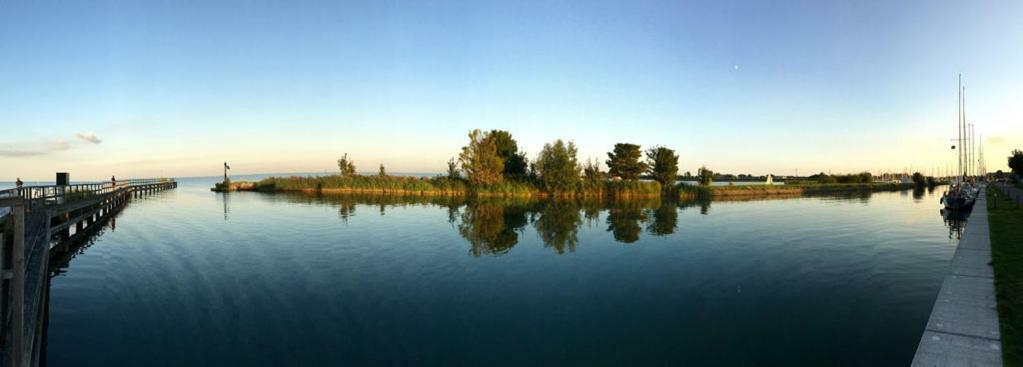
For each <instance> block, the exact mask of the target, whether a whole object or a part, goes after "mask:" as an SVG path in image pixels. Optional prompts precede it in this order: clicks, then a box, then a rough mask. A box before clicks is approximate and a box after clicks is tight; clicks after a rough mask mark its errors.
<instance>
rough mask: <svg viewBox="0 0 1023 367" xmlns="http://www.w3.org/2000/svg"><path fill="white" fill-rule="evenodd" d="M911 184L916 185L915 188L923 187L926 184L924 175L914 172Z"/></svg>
mask: <svg viewBox="0 0 1023 367" xmlns="http://www.w3.org/2000/svg"><path fill="white" fill-rule="evenodd" d="M913 184H914V185H916V186H917V187H923V186H924V185H926V184H927V178H926V177H924V175H923V174H921V173H920V172H914V173H913Z"/></svg>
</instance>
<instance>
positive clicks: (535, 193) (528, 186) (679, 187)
mask: <svg viewBox="0 0 1023 367" xmlns="http://www.w3.org/2000/svg"><path fill="white" fill-rule="evenodd" d="M576 155H577V149H576V147H575V143H573V142H571V141H569V142H565V141H564V140H562V139H557V140H555V141H553V142H551V143H547V144H545V145H544V147H543V149H542V150H541V151H540V153H539V154H537V156H536V157H535V158H534V159H533V160H532V161H530V160H528V159H527V157H526V154H525V153H524V152H521V151H520V150H519V148H518V143H517V142H516V141H515V139H514V138H513V137H512V135H511V133H509V132H507V131H503V130H491V131H487V132H483V131H481V130H478V129H477V130H473V131H471V132H469V143H468V144H467V145H466V146H464V147H462V151H461V154H459V156H458V157H455V158H451V159H450V160H449V161H448V162H447V165H448V169H447V172H446V173H445V174H442V175H437V176H434V177H412V176H395V175H389V174H387V172H386V170H385V168H384V166H383V165H382V164H381V165H380V167H379V172H378V173H377V174H376V175H360V174H357V173H356V167H355V161H354V160H353V159H352V158H350V157H349V156H348V154H344V155H343V156H342V157H341V158H340V159H338V160H337V165H338V171H339V172H338V174H336V175H327V176H290V177H269V178H265V179H262V180H259V181H256V182H252V181H238V182H231V181H230V180H228V179H227V177H226V174H225V180H224V182H220V183H217V184H216V185H215V187H213V188H211V190H212V191H216V192H231V191H259V192H305V193H317V194H393V195H406V196H409V195H416V196H418V195H423V196H426V195H430V196H497V197H535V198H591V199H592V198H596V199H611V200H619V199H630V198H652V197H669V198H677V199H681V200H695V199H709V198H712V197H713V198H723V199H727V198H745V197H761V196H768V197H770V196H778V197H788V196H799V195H804V194H818V193H841V192H872V191H897V190H907V189H922V188H924V187H931V188H933V187H934V186H936V185H939V184H944V183H946V182H947V181H945V180H944V179H941V178H935V177H926V176H924V175H922V174H920V173H914V174H913V175H912V176H908V175H907V177H901V178H899V179H887V180H884V179H878V178H875V177H874V176H873V175H872V174H870V173H868V172H861V173H855V174H844V175H829V174H825V173H823V172H822V173H819V174H815V175H811V176H809V177H806V178H788V179H786V180H785V181H784V182H782V183H780V184H776V183H774V182H773V181H774V175H770V174H769V175H765V176H760V177H755V176H751V175H739V176H735V175H721V174H718V173H715V172H713V171H712V170H710V169H709V168H707V167H706V166H703V167H700V168H699V169H698V170H697V173H696V175H691V174H690V173H689V172H686V173H685V174H684V175H679V172H678V171H679V168H678V161H679V156H678V154H677V153H676V152H675V151H674V150H673V149H670V148H667V147H664V146H654V147H652V148H649V149H646V150H645V151H644V150H642V149H641V147H640V146H639V145H636V144H630V143H618V144H615V146H614V148H613V150H612V151H610V152H608V153H607V157H608V159H607V160H606V161H605V162H604V163H605V165H606V166H607V167H608V169H607V171H604V170H602V167H601V166H600V164H599V162H598V161H596V160H588V161H585V162H582V163H580V162H579V159H578V158H577V156H576ZM644 155H645V157H644ZM714 182H728V184H726V185H720V184H719V185H714V184H713V183H714Z"/></svg>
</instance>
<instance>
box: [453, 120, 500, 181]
mask: <svg viewBox="0 0 1023 367" xmlns="http://www.w3.org/2000/svg"><path fill="white" fill-rule="evenodd" d="M458 160H459V161H460V162H461V163H462V171H464V172H465V175H466V176H467V178H468V179H469V183H471V184H473V185H490V184H495V183H498V182H501V179H502V178H503V177H504V176H503V172H504V161H503V160H501V157H500V156H499V155H497V145H496V144H495V142H494V140H493V139H487V137H486V134H484V133H483V132H481V131H480V130H479V129H475V130H473V131H470V132H469V145H466V146H464V147H462V154H460V155H459V156H458Z"/></svg>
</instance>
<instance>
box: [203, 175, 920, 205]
mask: <svg viewBox="0 0 1023 367" xmlns="http://www.w3.org/2000/svg"><path fill="white" fill-rule="evenodd" d="M912 188H914V186H913V185H912V184H891V183H855V184H806V183H801V184H795V185H729V186H709V187H705V186H691V185H679V186H678V187H677V188H675V190H673V191H668V192H663V191H662V190H661V185H660V184H658V183H656V182H652V181H636V180H607V181H601V182H581V183H580V184H579V185H578V187H577V188H576V189H575V190H573V191H570V192H561V193H550V192H546V191H544V190H543V189H542V188H541V187H540V185H538V184H537V183H535V182H532V181H529V180H508V181H504V182H501V183H498V184H494V185H484V186H471V185H469V183H468V182H466V181H465V180H462V179H451V178H446V177H433V178H425V177H423V178H421V177H404V176H348V177H345V176H338V175H335V176H291V177H269V178H266V179H263V180H260V181H258V182H249V181H239V182H231V183H230V184H229V185H228V186H224V185H223V184H221V183H218V184H217V185H216V186H215V187H214V188H213V189H212V190H213V191H218V192H222V191H258V192H304V193H321V194H383V195H406V196H407V195H416V196H496V197H537V198H550V197H584V198H610V199H632V198H651V197H661V196H664V195H669V196H676V195H677V197H678V198H679V199H682V200H694V199H710V198H719V199H727V198H746V197H794V196H800V195H805V194H821V193H843V192H875V191H898V190H906V189H912Z"/></svg>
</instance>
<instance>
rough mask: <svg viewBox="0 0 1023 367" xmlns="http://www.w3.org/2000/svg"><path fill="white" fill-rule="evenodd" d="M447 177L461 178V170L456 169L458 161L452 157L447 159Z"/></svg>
mask: <svg viewBox="0 0 1023 367" xmlns="http://www.w3.org/2000/svg"><path fill="white" fill-rule="evenodd" d="M448 178H450V179H452V180H457V179H460V178H462V172H461V171H459V170H458V161H457V160H455V159H454V158H451V159H449V160H448Z"/></svg>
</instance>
